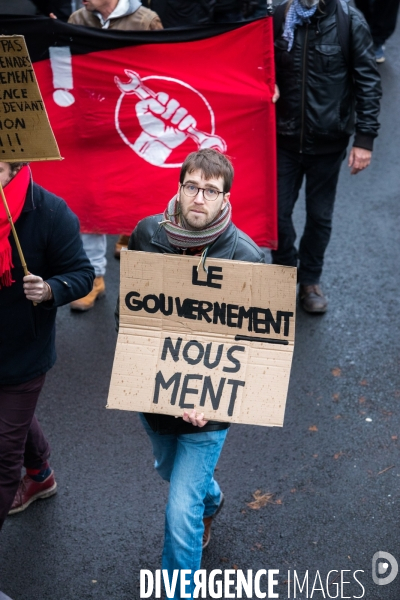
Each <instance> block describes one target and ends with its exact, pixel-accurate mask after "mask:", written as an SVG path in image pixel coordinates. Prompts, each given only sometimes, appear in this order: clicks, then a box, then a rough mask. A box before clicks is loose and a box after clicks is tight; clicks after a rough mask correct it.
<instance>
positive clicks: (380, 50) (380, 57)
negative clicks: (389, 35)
mask: <svg viewBox="0 0 400 600" xmlns="http://www.w3.org/2000/svg"><path fill="white" fill-rule="evenodd" d="M375 60H376V62H377V63H378V64H382V63H384V62H385V46H375Z"/></svg>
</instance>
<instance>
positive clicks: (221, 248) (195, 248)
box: [109, 149, 264, 598]
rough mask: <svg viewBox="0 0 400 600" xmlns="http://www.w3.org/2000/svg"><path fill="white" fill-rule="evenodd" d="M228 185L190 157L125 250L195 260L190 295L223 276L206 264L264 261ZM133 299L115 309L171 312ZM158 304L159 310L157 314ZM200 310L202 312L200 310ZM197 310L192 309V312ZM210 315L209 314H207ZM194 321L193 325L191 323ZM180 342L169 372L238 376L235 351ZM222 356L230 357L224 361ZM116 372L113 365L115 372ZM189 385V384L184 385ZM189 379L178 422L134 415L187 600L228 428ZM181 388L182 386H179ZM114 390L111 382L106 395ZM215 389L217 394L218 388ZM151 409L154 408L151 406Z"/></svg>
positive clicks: (204, 161)
mask: <svg viewBox="0 0 400 600" xmlns="http://www.w3.org/2000/svg"><path fill="white" fill-rule="evenodd" d="M232 179H233V167H232V165H231V163H230V161H229V160H228V159H227V158H226V157H225V156H223V155H222V154H220V153H219V152H217V151H215V150H210V149H205V150H200V151H198V152H193V153H192V154H189V156H188V157H187V158H186V160H185V162H184V163H183V165H182V168H181V174H180V181H179V186H178V193H177V195H176V196H175V197H174V198H173V199H172V200H171V201H170V202H169V204H168V206H167V208H166V210H165V213H164V215H154V216H151V217H148V218H146V219H143V220H142V221H140V222H139V223H138V225H137V227H136V229H135V230H134V232H133V233H132V235H131V237H130V240H129V246H128V248H129V249H130V250H139V251H144V252H146V253H149V252H150V253H158V254H174V255H178V256H179V255H186V256H188V255H189V256H198V257H199V260H196V263H198V267H197V269H195V268H193V280H194V281H195V285H198V286H200V287H198V288H197V289H198V290H207V289H208V288H211V289H212V288H216V289H218V288H221V280H222V275H221V274H220V271H221V270H222V269H221V268H220V267H214V268H209V269H208V267H207V260H208V257H210V259H211V258H214V259H215V258H224V259H229V260H230V261H232V260H233V261H248V262H250V263H263V262H264V256H263V254H262V253H261V252H260V250H259V248H258V247H257V246H256V244H255V243H254V242H253V241H252V240H251V239H250V238H249V237H248V236H247V235H245V234H244V233H243V232H241V231H240V230H239V229H237V228H236V227H235V225H234V224H233V223H232V220H231V212H232V209H231V205H230V202H229V198H230V188H231V185H232ZM139 256H143V261H142V264H143V270H144V271H145V270H146V268H145V263H146V261H145V257H146V256H148V255H146V254H144V255H139ZM122 258H124V257H122ZM187 260H188V259H185V258H182V259H179V258H176V262H181V261H182V267H183V266H184V265H186V262H187ZM122 264H124V261H122ZM177 268H179V266H177ZM207 271H208V273H207ZM190 272H192V268H190ZM146 273H147V275H146V278H147V280H148V282H147V284H148V285H149V284H156V283H157V282H156V281H155V280H152V273H151V272H149V271H146ZM166 276H167V275H166ZM139 295H140V294H139V293H138V292H136V291H135V292H131V293H130V294H127V295H126V296H125V297H122V295H121V302H124V304H126V305H127V306H128V305H129V306H128V308H129V311H130V310H132V311H137V310H138V307H139V308H141V307H143V306H144V308H145V311H144V312H145V313H146V311H148V313H149V314H150V313H153V314H154V316H156V314H155V313H156V310H158V309H161V310H162V312H163V314H171V313H172V311H174V310H175V308H176V307H175V308H174V307H173V306H172V304H171V306H168V308H167V310H166V309H165V301H166V300H167V299H166V298H165V296H164V298H163V299H162V298H161V296H163V294H161V295H160V297H159V299H157V297H156V296H155V295H152V297H151V298H150V297H147V296H145V297H143V299H139ZM178 301H179V298H178ZM162 302H164V305H163V306H162V305H161V303H162ZM168 302H169V301H168ZM184 302H186V301H184ZM191 302H193V301H191ZM169 304H170V303H169ZM189 304H190V302H189ZM189 304H188V302H186V305H184V304H182V305H180V304H179V302H178V304H177V307H178V310H179V311H180V316H182V314H183V313H182V310H183V312H185V314H186V317H187V318H189V319H191V318H192V316H191V315H190V310H195V309H194V305H193V304H192V305H191V306H192V309H190V307H189ZM203 304H204V303H203ZM203 304H202V306H203ZM205 304H210V307H211V303H205ZM205 304H204V306H203V308H204V310H206V307H205ZM184 306H186V308H184ZM199 306H200V305H199V303H198V302H197V308H199ZM188 307H189V308H188ZM210 307H209V309H208V311H209V312H210V311H211V310H212V307H211V308H210ZM129 311H128V312H129ZM188 311H189V312H188ZM132 314H133V313H132ZM205 314H206V316H205V319H206V320H210V319H211V317H210V316H209V315H208V313H207V312H206V313H205ZM198 315H200V313H198ZM161 316H162V315H161ZM179 318H180V317H179ZM194 318H196V319H197V317H194ZM199 318H200V317H199ZM121 319H122V316H121ZM150 328H151V326H150ZM179 339H180V338H178V339H176V338H175V339H173V340H172V339H171V338H166V339H165V341H164V346H165V357H164V358H167V355H168V356H169V357H170V356H173V357H174V358H173V359H172V365H173V364H174V361H175V360H178V359H179V358H180V359H183V362H185V361H186V362H189V363H191V364H194V362H193V361H196V360H197V358H198V357H200V358H201V359H202V360H205V361H206V362H207V364H209V366H212V365H211V363H213V364H216V363H217V362H218V363H219V362H221V361H222V362H224V364H225V362H227V366H226V371H228V373H229V369H230V370H231V372H235V371H236V370H237V364H238V363H239V361H240V358H239V357H240V351H238V352H237V353H236V354H235V349H232V348H230V349H229V348H226V349H225V351H224V353H223V350H222V349H218V350H217V354H218V355H220V356H219V359H218V361H217V358H215V356H214V354H215V352H214V351H212V352H213V357H212V358H211V356H210V349H209V346H210V345H208V346H207V345H206V346H207V347H203V346H202V345H201V344H200V342H198V341H195V340H193V341H192V342H189V343H186V344H184V343H183V344H182V339H180V341H179ZM190 344H191V345H192V346H193V348H192V349H191V348H189V345H190ZM196 344H197V346H196ZM217 345H218V344H217ZM195 346H196V347H195ZM202 349H203V350H202ZM193 350H194V351H195V352H197V353H198V357H197V358H193V355H192V351H193ZM236 350H237V346H236ZM163 352H164V350H163ZM229 352H230V353H231V354H230V357H228V358H227V353H229ZM116 362H117V358H116ZM147 362H149V361H147ZM222 362H221V370H222ZM229 364H230V367H229ZM115 366H116V363H115V364H114V368H115ZM172 368H173V367H172ZM175 370H176V371H179V370H182V368H181V367H179V368H178V367H176V368H175ZM164 375H165V373H164ZM164 375H163V374H162V373H161V371H160V374H159V375H158V393H159V395H161V394H162V392H163V390H164V389H165V387H166V386H168V385H169V381H170V380H169V381H168V382H167V381H165V378H164ZM178 375H179V374H175V375H173V376H172V377H175V383H176V382H178V379H177V376H178ZM169 376H170V375H169V374H168V375H166V376H165V377H166V378H167V379H168V377H169ZM113 377H114V374H113ZM190 377H191V378H192V384H190V380H189V378H190ZM194 377H197V379H200V378H201V379H202V376H200V375H199V376H194V375H191V376H190V375H186V376H185V379H184V383H183V384H182V385H183V387H185V390H184V391H181V396H182V394H183V398H185V397H186V398H187V403H186V404H185V403H184V402H182V403H180V406H182V407H184V406H185V407H187V408H183V409H182V410H181V415H182V418H179V417H178V418H176V417H174V416H172V414H171V413H170V414H150V413H146V412H145V413H144V414H141V420H142V423H143V426H144V428H145V430H146V432H147V434H148V435H149V437H150V440H151V443H152V446H153V452H154V456H155V459H156V461H155V467H156V469H157V471H158V472H159V474H160V476H161V477H162V478H163V479H164V480H166V481H169V482H170V490H169V499H168V504H167V509H166V520H165V540H164V551H163V559H162V568H163V569H166V570H167V571H168V575H169V580H170V581H172V576H173V571H174V570H182V569H188V570H190V571H191V576H189V577H187V578H186V581H189V579H190V583H188V584H187V587H186V592H188V591H189V589H190V597H192V594H193V589H194V583H193V573H194V572H195V571H197V570H198V569H199V568H200V562H201V556H202V549H203V548H204V547H206V546H207V545H208V543H209V541H210V529H211V522H212V519H213V517H215V515H216V514H217V512H218V511H219V510H220V508H221V507H222V503H223V494H222V492H221V490H220V488H219V485H218V483H217V482H216V481H215V479H214V478H213V474H214V469H215V466H216V464H217V461H218V458H219V455H220V453H221V450H222V446H223V444H224V441H225V438H226V435H227V431H228V427H229V423H227V422H221V421H207V420H206V419H205V418H204V414H203V413H202V412H199V411H196V410H194V409H192V408H191V407H190V406H191V405H190V402H189V399H190V393H191V392H193V390H192V389H191V387H193V378H194ZM208 379H210V378H208ZM225 379H227V378H225ZM225 379H224V385H225V383H226V381H225ZM182 380H183V378H182ZM180 381H181V379H179V382H180ZM207 381H208V380H207ZM210 381H211V380H210ZM239 383H240V382H239ZM113 385H114V384H113V381H112V383H111V388H113ZM178 385H179V383H178ZM207 385H208V384H207ZM235 385H236V390H237V389H238V386H239V384H232V383H230V395H231V396H232V393H231V390H232V388H233V387H234V386H235ZM174 387H175V384H174ZM228 387H229V386H228ZM156 388H157V384H156ZM219 388H221V384H220V385H219ZM155 393H156V392H155ZM111 396H112V392H111V390H110V397H109V407H110V408H113V407H115V408H117V406H113V405H112V402H110V399H111ZM155 401H157V402H158V398H157V399H156V400H155ZM200 405H201V404H200ZM158 406H159V407H160V406H161V405H158ZM192 406H193V405H192ZM161 412H162V411H161ZM179 589H180V585H179V581H178V583H177V586H176V592H175V595H174V596H173V597H174V598H180V597H181V595H180V593H179V591H178V590H179Z"/></svg>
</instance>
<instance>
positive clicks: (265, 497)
mask: <svg viewBox="0 0 400 600" xmlns="http://www.w3.org/2000/svg"><path fill="white" fill-rule="evenodd" d="M274 496H275V494H271V493H268V492H267V493H266V494H263V493H261V490H256V491H255V492H254V494H253V498H254V501H253V502H246V504H247V506H248V507H249V508H252V509H253V510H259V509H260V508H262V507H263V506H266V505H267V504H282V501H278V500H276V501H275V500H274Z"/></svg>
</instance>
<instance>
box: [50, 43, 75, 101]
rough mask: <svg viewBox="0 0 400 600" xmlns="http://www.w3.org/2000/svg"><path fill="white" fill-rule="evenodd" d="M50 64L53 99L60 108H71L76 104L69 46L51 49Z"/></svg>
mask: <svg viewBox="0 0 400 600" xmlns="http://www.w3.org/2000/svg"><path fill="white" fill-rule="evenodd" d="M49 52H50V63H51V68H52V71H53V85H54V88H55V91H54V92H53V99H54V102H55V103H56V104H58V106H71V104H73V103H74V102H75V98H74V96H73V95H72V94H71V92H69V91H68V90H72V89H73V87H74V84H73V82H72V58H71V50H70V49H69V46H52V47H50V48H49Z"/></svg>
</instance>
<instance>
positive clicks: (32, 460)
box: [0, 375, 50, 529]
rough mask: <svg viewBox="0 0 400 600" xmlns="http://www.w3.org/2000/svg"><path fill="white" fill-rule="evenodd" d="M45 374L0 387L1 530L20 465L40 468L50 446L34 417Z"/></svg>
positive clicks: (18, 476)
mask: <svg viewBox="0 0 400 600" xmlns="http://www.w3.org/2000/svg"><path fill="white" fill-rule="evenodd" d="M45 378H46V375H40V376H39V377H36V378H35V379H32V380H31V381H27V382H26V383H21V384H19V385H1V386H0V529H1V528H2V525H3V523H4V519H5V518H6V516H7V515H8V511H9V510H10V508H11V505H12V503H13V500H14V496H15V494H16V491H17V489H18V485H19V481H20V479H21V469H22V466H25V467H29V468H31V469H40V468H41V466H42V465H43V463H44V462H45V461H46V460H47V459H48V458H49V456H50V446H49V444H48V442H47V440H46V438H45V437H44V434H43V431H42V429H41V427H40V425H39V422H38V420H37V418H36V417H35V408H36V404H37V401H38V398H39V394H40V392H41V389H42V387H43V385H44V380H45Z"/></svg>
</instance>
